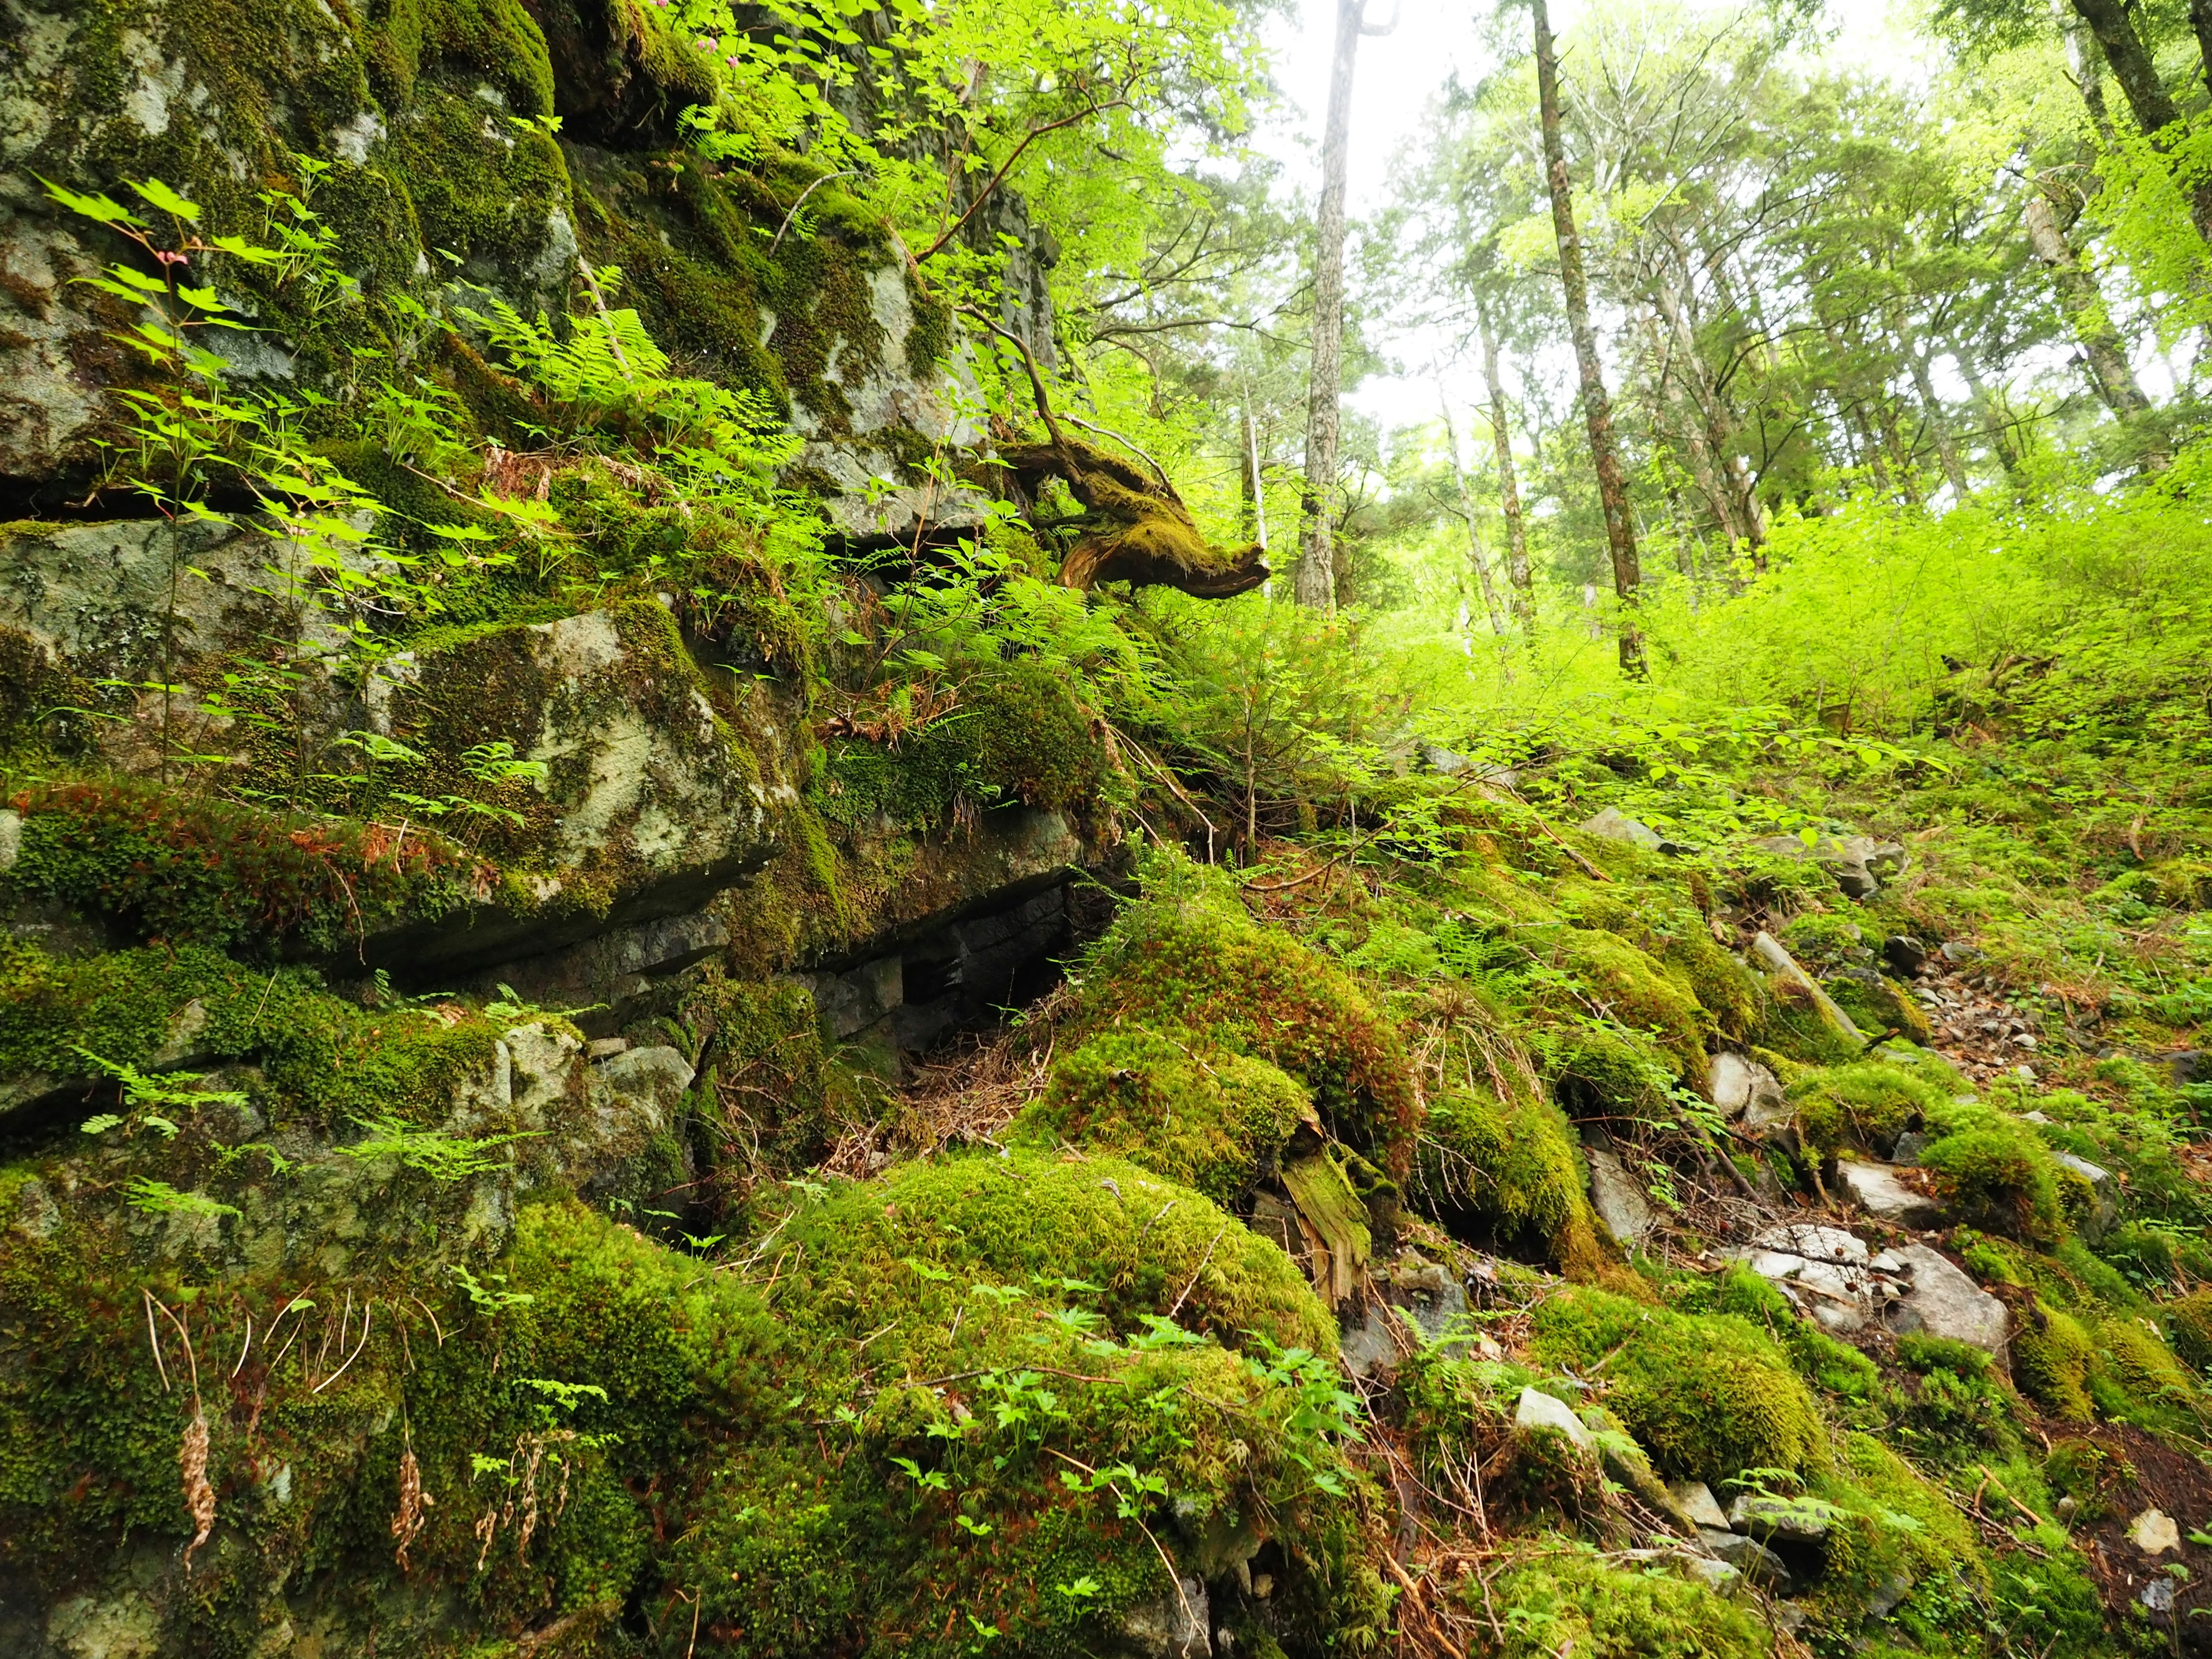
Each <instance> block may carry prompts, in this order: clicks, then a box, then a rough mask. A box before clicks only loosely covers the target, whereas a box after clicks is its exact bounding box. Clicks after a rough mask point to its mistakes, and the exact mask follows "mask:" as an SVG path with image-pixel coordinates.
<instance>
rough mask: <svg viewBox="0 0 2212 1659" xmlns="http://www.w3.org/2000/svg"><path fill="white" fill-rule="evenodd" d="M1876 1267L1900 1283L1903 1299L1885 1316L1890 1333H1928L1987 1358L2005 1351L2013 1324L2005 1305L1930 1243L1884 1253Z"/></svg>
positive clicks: (1878, 1259) (1876, 1258) (1887, 1311)
mask: <svg viewBox="0 0 2212 1659" xmlns="http://www.w3.org/2000/svg"><path fill="white" fill-rule="evenodd" d="M1872 1266H1873V1267H1875V1270H1876V1271H1877V1272H1880V1273H1885V1274H1887V1275H1889V1276H1891V1277H1892V1278H1893V1279H1897V1280H1899V1281H1901V1285H1902V1291H1901V1294H1900V1295H1899V1297H1898V1298H1897V1299H1896V1300H1895V1301H1894V1302H1893V1303H1892V1304H1890V1305H1889V1307H1888V1308H1887V1310H1885V1312H1884V1316H1883V1322H1884V1323H1886V1324H1887V1326H1888V1327H1889V1328H1890V1329H1892V1330H1893V1331H1897V1332H1900V1333H1902V1332H1906V1331H1925V1332H1926V1333H1927V1334H1929V1335H1930V1336H1941V1337H1948V1338H1949V1339H1950V1340H1952V1341H1954V1342H1969V1343H1972V1345H1973V1346H1975V1347H1978V1348H1979V1349H1981V1350H1982V1351H1983V1352H1985V1353H1990V1354H1996V1355H2002V1353H2003V1352H2004V1350H2005V1337H2006V1333H2007V1331H2008V1328H2009V1325H2010V1319H2009V1316H2008V1314H2007V1313H2006V1311H2005V1305H2004V1304H2003V1303H2002V1302H2000V1301H1998V1300H1997V1298H1996V1297H1993V1296H1991V1295H1990V1293H1989V1292H1988V1291H1985V1290H1984V1289H1983V1288H1982V1287H1981V1286H1980V1285H1977V1284H1975V1283H1974V1281H1973V1280H1972V1279H1970V1278H1968V1277H1967V1276H1966V1273H1964V1272H1963V1271H1961V1270H1960V1268H1959V1267H1957V1266H1956V1265H1954V1263H1953V1262H1952V1261H1951V1260H1950V1258H1949V1257H1948V1256H1946V1255H1942V1254H1940V1253H1939V1252H1937V1251H1936V1250H1932V1249H1929V1248H1928V1247H1927V1246H1926V1245H1925V1244H1905V1245H1901V1246H1899V1248H1898V1249H1892V1250H1884V1251H1883V1252H1882V1253H1881V1255H1878V1256H1876V1257H1875V1259H1874V1261H1873V1263H1872Z"/></svg>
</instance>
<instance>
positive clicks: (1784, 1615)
mask: <svg viewBox="0 0 2212 1659" xmlns="http://www.w3.org/2000/svg"><path fill="white" fill-rule="evenodd" d="M1806 1617H1807V1615H1806V1612H1805V1609H1804V1608H1803V1607H1802V1606H1800V1605H1799V1604H1798V1603H1797V1602H1795V1601H1777V1602H1776V1603H1775V1604H1774V1610H1773V1618H1774V1628H1775V1629H1777V1630H1778V1631H1781V1632H1784V1634H1785V1635H1789V1636H1795V1635H1796V1633H1797V1632H1799V1631H1801V1630H1802V1629H1804V1628H1805V1620H1806Z"/></svg>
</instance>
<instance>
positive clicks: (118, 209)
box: [31, 173, 146, 230]
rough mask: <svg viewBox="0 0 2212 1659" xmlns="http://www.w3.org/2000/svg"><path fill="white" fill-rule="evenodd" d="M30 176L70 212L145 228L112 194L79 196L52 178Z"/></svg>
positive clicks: (109, 223) (141, 228)
mask: <svg viewBox="0 0 2212 1659" xmlns="http://www.w3.org/2000/svg"><path fill="white" fill-rule="evenodd" d="M31 176H32V177H33V178H34V179H38V181H39V182H40V184H42V185H45V186H46V194H47V195H49V196H51V197H53V199H54V200H55V201H57V202H58V203H60V204H62V206H64V207H65V208H67V209H68V210H70V212H71V213H76V214H81V215H82V216H84V217H85V218H88V219H94V220H97V221H99V222H100V223H101V224H103V225H130V226H132V227H133V228H137V229H139V230H143V229H145V228H146V222H145V221H144V220H143V219H141V218H140V217H138V216H137V215H136V214H135V213H133V212H131V210H130V209H128V208H126V207H125V206H124V205H123V204H122V203H120V202H118V201H117V200H116V199H115V198H114V197H112V196H80V195H78V194H77V193H76V191H73V190H64V189H63V188H62V187H61V186H60V185H58V184H56V183H54V181H53V180H52V179H48V178H46V177H44V176H42V175H40V174H39V173H33V174H32V175H31Z"/></svg>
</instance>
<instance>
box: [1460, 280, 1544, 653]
mask: <svg viewBox="0 0 2212 1659" xmlns="http://www.w3.org/2000/svg"><path fill="white" fill-rule="evenodd" d="M1475 318H1476V320H1477V321H1478V322H1479V323H1480V325H1481V328H1482V378H1483V383H1484V385H1485V386H1486V387H1487V388H1488V389H1489V392H1490V437H1491V441H1492V446H1493V447H1495V448H1496V450H1497V452H1498V506H1499V507H1500V508H1501V509H1502V510H1503V512H1504V515H1505V580H1506V581H1507V582H1508V583H1509V584H1510V586H1511V587H1512V589H1513V614H1514V617H1515V618H1516V620H1518V621H1519V623H1520V624H1521V631H1522V634H1524V635H1527V636H1528V642H1529V643H1530V644H1531V645H1534V643H1535V642H1536V597H1535V591H1534V584H1533V583H1532V581H1531V580H1530V578H1529V574H1528V527H1527V526H1525V525H1523V524H1522V522H1521V484H1520V480H1519V478H1518V477H1517V476H1516V473H1515V471H1514V470H1513V428H1512V427H1511V426H1510V425H1509V424H1508V423H1507V422H1506V419H1505V382H1504V380H1502V379H1501V378H1500V377H1499V375H1498V330H1497V328H1496V326H1495V325H1492V322H1491V320H1490V307H1487V306H1484V305H1478V306H1477V307H1475Z"/></svg>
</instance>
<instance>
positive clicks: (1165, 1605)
mask: <svg viewBox="0 0 2212 1659" xmlns="http://www.w3.org/2000/svg"><path fill="white" fill-rule="evenodd" d="M1208 1613H1209V1608H1208V1607H1207V1603H1206V1583H1205V1581H1204V1580H1203V1579H1200V1578H1182V1579H1178V1580H1176V1587H1175V1588H1174V1589H1171V1590H1170V1591H1169V1592H1168V1593H1167V1594H1166V1595H1163V1596H1161V1597H1160V1598H1159V1599H1158V1600H1157V1601H1146V1602H1143V1603H1140V1604H1139V1606H1137V1607H1132V1608H1130V1609H1129V1611H1128V1612H1127V1613H1125V1614H1123V1615H1122V1619H1121V1639H1122V1642H1123V1644H1124V1651H1126V1652H1127V1654H1128V1655H1129V1656H1130V1659H1206V1656H1209V1655H1211V1654H1212V1651H1213V1640H1212V1635H1211V1634H1210V1632H1211V1630H1212V1620H1210V1619H1209V1617H1208Z"/></svg>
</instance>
